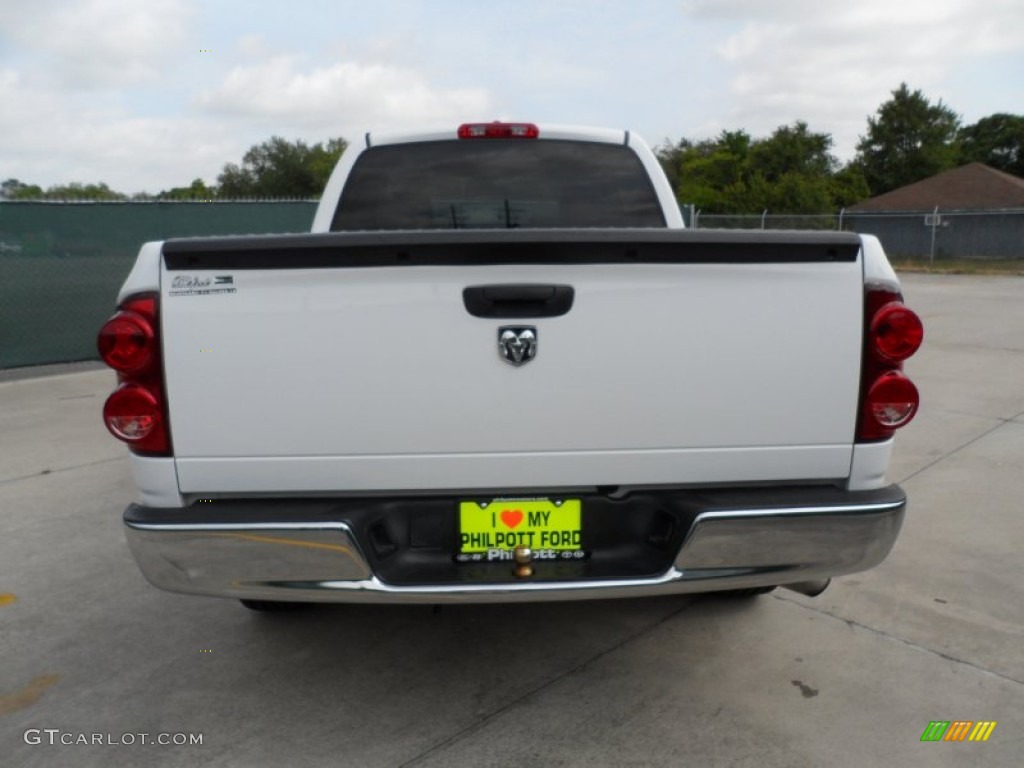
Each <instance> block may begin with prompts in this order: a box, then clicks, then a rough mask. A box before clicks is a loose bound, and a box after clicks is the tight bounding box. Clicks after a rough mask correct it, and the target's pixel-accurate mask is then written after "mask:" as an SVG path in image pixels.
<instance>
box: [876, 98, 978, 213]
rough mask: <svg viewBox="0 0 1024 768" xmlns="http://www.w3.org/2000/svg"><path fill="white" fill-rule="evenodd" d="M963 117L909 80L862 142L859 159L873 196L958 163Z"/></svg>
mask: <svg viewBox="0 0 1024 768" xmlns="http://www.w3.org/2000/svg"><path fill="white" fill-rule="evenodd" d="M959 128H960V118H959V116H958V115H957V114H956V112H954V111H953V110H952V109H950V108H949V107H947V106H945V105H944V104H943V103H942V101H939V102H937V103H935V104H932V103H931V102H930V101H929V100H928V99H927V98H926V97H925V95H924V94H923V93H922V92H921V91H919V90H918V91H913V92H912V91H911V90H910V89H909V88H908V87H907V84H906V83H901V84H900V87H899V88H897V89H896V90H895V91H893V92H892V98H890V99H889V100H888V101H886V102H884V103H883V104H882V105H881V106H880V107H879V108H878V111H877V113H876V114H875V116H873V117H868V132H867V135H866V136H862V137H861V139H860V141H859V142H858V143H857V153H858V154H857V163H858V165H859V166H860V168H861V169H862V170H863V173H864V178H865V179H866V180H867V183H868V187H869V188H870V190H871V194H872V195H880V194H882V193H884V192H889V191H890V190H893V189H896V188H898V187H902V186H905V185H907V184H912V183H913V182H915V181H920V180H921V179H926V178H928V177H929V176H934V175H935V174H936V173H939V172H941V171H945V170H949V169H950V168H954V167H956V164H957V160H958V158H959V154H960V152H959V147H958V144H957V132H958V129H959Z"/></svg>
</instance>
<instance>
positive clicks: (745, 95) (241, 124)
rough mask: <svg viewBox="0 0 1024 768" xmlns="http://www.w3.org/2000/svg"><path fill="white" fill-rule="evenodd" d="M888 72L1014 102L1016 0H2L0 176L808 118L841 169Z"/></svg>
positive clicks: (986, 101) (191, 170)
mask: <svg viewBox="0 0 1024 768" xmlns="http://www.w3.org/2000/svg"><path fill="white" fill-rule="evenodd" d="M901 82H906V83H907V84H908V85H909V86H910V87H911V88H912V89H921V90H922V91H923V92H924V93H925V95H926V96H927V97H928V98H929V99H931V100H932V101H938V100H940V99H941V100H942V102H943V103H944V104H946V105H947V106H949V107H951V108H952V109H954V110H955V111H956V112H957V113H958V114H959V115H960V116H961V119H962V120H963V122H964V123H965V124H969V123H972V122H975V121H976V120H978V119H979V118H981V117H984V116H986V115H989V114H993V113H995V112H1011V113H1015V114H1022V113H1024V0H858V1H857V2H849V0H844V1H843V2H836V1H834V0H771V1H770V2H768V1H766V0H621V1H620V0H505V1H504V2H495V1H494V0H374V1H373V2H354V1H353V0H326V1H321V0H277V1H276V2H264V1H263V0H246V1H242V0H31V2H30V1H29V0H0V179H7V178H17V179H19V180H21V181H22V182H25V183H34V184H39V185H40V186H42V187H44V188H45V187H47V186H50V185H54V184H65V183H69V182H73V181H78V182H83V183H96V182H101V181H102V182H106V183H107V184H108V185H110V187H112V188H113V189H115V190H118V191H120V192H125V193H128V194H132V193H135V192H142V191H146V192H158V191H160V190H162V189H167V188H170V187H175V186H187V185H188V184H189V183H190V182H191V181H192V179H195V178H203V179H204V180H206V181H207V182H208V183H214V182H215V181H216V177H217V175H218V173H219V172H220V171H221V169H222V168H223V166H224V164H225V163H228V162H235V163H238V162H240V161H241V158H242V155H243V154H244V153H245V151H246V149H248V148H249V147H250V146H252V145H254V144H258V143H260V142H262V141H265V140H267V139H268V138H270V137H271V136H282V137H284V138H286V139H288V140H296V139H301V140H303V141H305V142H307V143H315V142H317V141H326V140H327V139H329V138H332V137H336V136H344V137H345V138H346V139H348V140H350V141H352V140H359V138H360V137H362V136H363V134H364V133H365V132H366V131H368V130H369V131H390V130H406V129H409V128H417V127H421V126H422V127H425V128H437V127H450V128H452V129H454V128H455V127H456V126H457V125H459V124H460V123H462V122H467V121H473V120H493V119H510V120H523V121H533V122H537V123H540V124H541V125H543V124H544V123H549V124H552V123H557V124H567V125H595V126H607V127H615V128H628V129H630V130H631V131H634V132H636V133H639V134H640V135H641V136H643V137H644V138H645V139H646V140H647V141H648V143H650V144H651V145H652V146H656V145H658V144H661V143H662V142H663V141H665V140H666V139H669V140H672V141H676V140H678V139H680V138H682V137H687V138H691V139H701V138H712V137H714V136H716V135H717V134H718V133H720V132H721V131H722V130H738V129H743V130H746V131H747V132H749V133H750V134H751V135H753V136H755V137H759V136H766V135H768V134H770V133H771V131H772V130H774V129H775V128H776V127H778V126H780V125H788V124H792V123H793V122H794V121H796V120H803V121H805V122H807V123H808V124H809V126H810V128H811V129H812V130H814V131H818V132H826V133H830V134H831V135H832V136H833V139H834V142H835V143H834V147H833V151H834V153H835V154H836V155H837V156H838V157H839V158H840V159H841V160H844V161H845V160H849V159H850V158H852V156H853V154H854V152H855V147H856V143H857V139H858V136H860V135H863V134H864V133H865V131H866V128H867V117H868V116H869V115H871V114H873V113H874V112H875V111H876V110H877V109H878V106H879V105H880V104H881V103H882V102H883V101H885V100H886V99H887V98H888V97H889V95H890V94H891V92H892V91H893V90H894V89H895V88H897V87H898V86H899V84H900V83H901Z"/></svg>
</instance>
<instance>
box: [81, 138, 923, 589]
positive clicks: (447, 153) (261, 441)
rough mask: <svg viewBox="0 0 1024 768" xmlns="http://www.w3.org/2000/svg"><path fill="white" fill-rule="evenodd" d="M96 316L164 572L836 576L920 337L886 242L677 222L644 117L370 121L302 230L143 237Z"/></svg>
mask: <svg viewBox="0 0 1024 768" xmlns="http://www.w3.org/2000/svg"><path fill="white" fill-rule="evenodd" d="M118 304H119V306H118V310H117V313H116V314H115V315H114V316H113V318H112V319H111V320H110V321H109V322H107V323H106V325H104V326H103V328H102V330H101V331H100V334H99V340H98V346H99V350H100V354H101V356H102V358H103V360H104V361H106V363H107V364H108V365H110V366H111V367H112V368H113V369H114V370H115V371H117V373H118V378H119V386H118V387H117V389H116V391H114V393H113V394H112V395H111V396H110V398H109V400H107V402H106V405H105V407H104V412H103V415H104V420H105V423H106V425H107V427H108V428H109V429H110V431H111V432H112V433H113V434H114V435H115V436H116V437H118V438H120V439H121V440H123V441H125V442H126V443H127V444H128V446H129V448H130V451H131V466H132V470H133V473H134V479H135V483H136V485H137V488H138V497H137V499H136V501H135V502H134V503H132V504H130V505H129V506H128V508H127V510H126V511H125V513H124V522H125V525H126V531H127V537H128V542H129V544H130V546H131V549H132V551H133V553H134V555H135V557H136V559H137V561H138V563H139V566H140V567H141V569H142V571H143V573H144V574H145V575H146V577H147V578H148V579H149V580H150V581H151V582H152V583H153V584H155V585H156V586H158V587H161V588H163V589H167V590H171V591H175V592H186V593H194V594H203V595H219V596H226V597H236V598H240V599H241V600H242V602H243V603H244V604H246V605H247V606H249V607H251V608H272V607H280V606H282V605H283V604H287V603H289V602H303V601H321V602H345V601H368V602H427V603H441V602H447V601H523V600H527V601H528V600H567V599H577V598H602V597H625V596H640V595H656V594H666V593H678V592H704V591H711V590H734V591H745V592H747V593H752V592H756V591H761V590H766V589H770V588H772V587H774V586H777V585H784V586H787V587H790V588H793V589H796V590H798V591H801V592H804V593H805V594H817V593H818V592H820V591H821V590H822V589H824V587H825V586H826V585H827V583H828V580H829V579H830V578H831V577H833V576H837V575H842V574H847V573H852V572H855V571H861V570H864V569H867V568H871V567H872V566H874V565H876V564H878V563H879V562H880V561H881V560H882V559H883V558H885V556H886V555H887V554H888V552H889V550H890V549H891V547H892V545H893V543H894V541H895V539H896V536H897V533H898V531H899V528H900V524H901V522H902V519H903V514H904V509H905V505H906V498H905V495H904V493H903V492H902V491H901V489H900V488H899V487H897V486H895V485H887V484H886V482H885V479H884V475H885V471H886V467H887V464H888V462H889V457H890V453H891V450H892V439H893V433H894V430H895V429H897V428H898V427H900V426H902V425H904V424H906V423H907V422H909V421H910V420H911V418H913V416H914V414H915V412H916V410H917V406H918V394H917V390H916V388H915V387H914V385H913V383H911V381H910V380H909V379H908V378H907V377H906V376H905V375H904V373H903V372H902V362H903V361H904V360H905V359H906V358H907V357H909V356H910V355H912V354H913V353H914V352H915V351H916V350H917V348H918V346H919V345H920V343H921V339H922V328H921V323H920V320H919V319H918V317H917V316H916V315H915V314H914V313H913V312H912V311H911V310H909V309H908V308H906V306H905V305H904V304H903V301H902V296H901V294H900V288H899V284H898V282H897V278H896V275H895V273H894V272H893V270H892V269H891V267H890V266H889V263H888V261H887V260H886V257H885V254H884V253H883V251H882V248H881V247H880V245H879V243H878V241H877V240H876V239H874V238H872V237H869V236H860V235H856V234H852V233H844V232H761V231H757V232H748V231H742V232H741V231H705V230H699V231H695V230H687V229H684V228H683V221H682V219H681V217H680V214H679V210H678V207H677V204H676V200H675V197H674V195H673V192H672V190H671V189H670V187H669V185H668V183H667V181H666V179H665V177H664V174H663V173H662V171H661V168H660V167H659V165H658V162H657V160H656V158H655V157H654V155H653V154H652V152H651V151H650V149H649V148H648V147H647V145H645V144H644V143H643V142H642V141H641V140H640V139H639V138H638V137H637V136H636V135H635V134H632V133H629V132H625V131H612V130H596V129H578V128H572V129H570V128H561V127H555V126H550V127H549V126H539V127H538V126H536V125H534V124H527V123H479V124H466V125H463V126H461V127H459V128H458V129H457V130H452V131H447V132H441V133H430V134H420V135H403V136H378V135H376V134H373V135H371V134H367V136H366V138H365V142H364V143H363V146H360V147H352V148H350V149H349V150H348V151H347V152H346V153H345V154H344V156H343V157H342V159H341V161H340V162H339V164H338V167H337V169H336V170H335V171H334V173H333V175H332V176H331V179H330V182H329V183H328V185H327V188H326V190H325V192H324V195H323V199H322V201H321V203H320V206H319V208H318V210H317V213H316V217H315V219H314V223H313V232H312V233H311V234H301V235H273V236H246V237H227V238H197V239H180V240H168V241H165V242H162V243H161V242H153V243H146V244H145V245H144V246H143V247H142V250H141V252H140V253H139V256H138V260H137V262H136V264H135V267H134V269H133V270H132V272H131V274H130V275H129V277H128V279H127V281H126V282H125V284H124V286H123V287H122V289H121V293H120V296H119V299H118Z"/></svg>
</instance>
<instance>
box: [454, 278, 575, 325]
mask: <svg viewBox="0 0 1024 768" xmlns="http://www.w3.org/2000/svg"><path fill="white" fill-rule="evenodd" d="M575 296H576V291H575V290H574V289H573V287H572V286H571V285H544V284H536V283H523V284H515V283H512V284H504V285H471V286H469V287H467V288H465V289H464V290H463V291H462V300H463V302H465V304H466V311H468V312H469V314H471V315H473V317H559V316H560V315H564V314H565V313H566V312H568V311H569V310H570V309H572V302H573V299H574V298H575Z"/></svg>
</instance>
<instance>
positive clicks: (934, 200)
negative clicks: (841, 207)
mask: <svg viewBox="0 0 1024 768" xmlns="http://www.w3.org/2000/svg"><path fill="white" fill-rule="evenodd" d="M936 207H938V208H939V209H940V210H947V211H948V210H954V211H957V210H959V211H970V210H991V209H993V208H1024V179H1021V178H1018V177H1016V176H1013V175H1011V174H1009V173H1003V172H1002V171H997V170H996V169H995V168H991V167H989V166H987V165H985V164H984V163H969V164H968V165H962V166H960V167H959V168H954V169H953V170H951V171H944V172H942V173H939V174H936V175H935V176H932V177H931V178H928V179H924V180H923V181H918V182H915V183H914V184H908V185H907V186H905V187H900V188H899V189H894V190H893V191H892V192H886V193H885V194H884V195H879V196H878V197H872V198H871V199H869V200H864V201H863V202H860V203H857V204H856V205H851V206H850V207H849V208H848V209H847V210H849V211H855V212H856V211H932V210H934V209H935V208H936Z"/></svg>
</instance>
